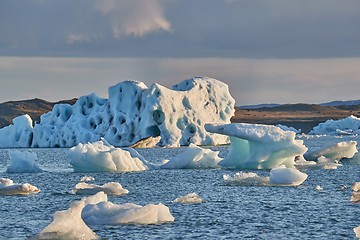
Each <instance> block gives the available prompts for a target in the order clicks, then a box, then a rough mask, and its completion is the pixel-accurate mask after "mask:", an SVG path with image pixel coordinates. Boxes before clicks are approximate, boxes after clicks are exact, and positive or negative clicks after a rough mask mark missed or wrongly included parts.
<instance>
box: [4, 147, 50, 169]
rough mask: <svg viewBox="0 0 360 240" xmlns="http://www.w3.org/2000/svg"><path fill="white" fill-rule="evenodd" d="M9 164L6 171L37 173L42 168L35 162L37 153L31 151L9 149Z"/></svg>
mask: <svg viewBox="0 0 360 240" xmlns="http://www.w3.org/2000/svg"><path fill="white" fill-rule="evenodd" d="M9 156H10V165H9V166H8V167H7V169H6V172H8V173H37V172H42V171H43V170H42V169H41V168H40V166H39V165H38V164H37V163H36V160H37V155H36V153H34V152H31V151H18V150H9Z"/></svg>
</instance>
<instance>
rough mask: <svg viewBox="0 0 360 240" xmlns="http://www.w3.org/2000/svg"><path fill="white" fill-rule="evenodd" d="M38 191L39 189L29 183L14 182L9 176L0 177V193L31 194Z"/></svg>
mask: <svg viewBox="0 0 360 240" xmlns="http://www.w3.org/2000/svg"><path fill="white" fill-rule="evenodd" d="M39 192H40V189H38V188H37V187H35V186H33V185H31V184H30V183H23V184H14V182H13V181H12V180H11V179H9V178H0V195H31V194H36V193H39Z"/></svg>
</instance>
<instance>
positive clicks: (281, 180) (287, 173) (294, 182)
mask: <svg viewBox="0 0 360 240" xmlns="http://www.w3.org/2000/svg"><path fill="white" fill-rule="evenodd" d="M307 177H308V175H307V174H306V173H303V172H300V171H299V170H297V169H295V168H286V167H285V166H284V165H281V166H279V167H276V168H273V169H271V170H270V179H269V183H270V184H273V185H281V186H298V185H300V184H302V183H303V182H304V181H305V180H306V179H307Z"/></svg>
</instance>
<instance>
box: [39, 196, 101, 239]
mask: <svg viewBox="0 0 360 240" xmlns="http://www.w3.org/2000/svg"><path fill="white" fill-rule="evenodd" d="M103 201H105V202H106V201H107V195H106V194H104V193H103V192H99V193H97V194H96V195H93V196H90V197H86V198H82V199H81V200H80V201H75V202H73V203H72V204H71V205H70V208H69V209H67V210H63V211H57V212H55V213H54V216H53V221H52V222H51V223H50V224H49V225H48V226H47V227H46V228H44V229H43V230H42V231H41V232H40V233H39V234H38V235H36V236H35V237H34V238H33V239H64V240H65V239H77V240H82V239H99V237H98V236H97V235H96V234H95V233H94V232H93V231H92V230H91V229H90V228H89V227H88V226H87V225H86V223H85V222H84V221H83V219H82V217H81V212H82V211H83V209H84V207H85V206H86V205H88V204H97V203H99V202H103Z"/></svg>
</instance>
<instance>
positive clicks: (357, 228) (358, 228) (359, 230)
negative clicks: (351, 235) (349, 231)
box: [353, 226, 360, 239]
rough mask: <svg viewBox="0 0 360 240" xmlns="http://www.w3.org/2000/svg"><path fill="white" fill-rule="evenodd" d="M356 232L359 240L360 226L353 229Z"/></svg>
mask: <svg viewBox="0 0 360 240" xmlns="http://www.w3.org/2000/svg"><path fill="white" fill-rule="evenodd" d="M353 230H354V232H355V235H356V237H357V238H358V239H360V226H358V227H356V228H354V229H353Z"/></svg>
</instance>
